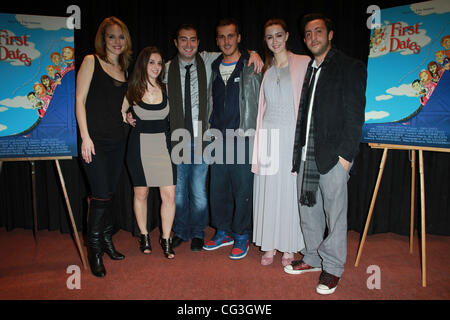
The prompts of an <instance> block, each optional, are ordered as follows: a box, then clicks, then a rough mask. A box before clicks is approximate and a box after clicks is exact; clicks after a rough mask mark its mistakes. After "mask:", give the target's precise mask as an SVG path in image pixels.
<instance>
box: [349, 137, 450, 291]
mask: <svg viewBox="0 0 450 320" xmlns="http://www.w3.org/2000/svg"><path fill="white" fill-rule="evenodd" d="M369 146H370V147H371V148H374V149H384V151H383V156H382V158H381V162H380V171H379V172H378V178H377V182H376V184H375V190H374V192H373V196H372V202H371V203H370V208H369V214H368V215H367V220H366V225H365V227H364V233H363V236H362V238H361V243H360V244H359V248H358V254H357V256H356V262H355V267H357V266H358V264H359V260H360V258H361V254H362V250H363V247H364V242H365V241H366V236H367V231H368V229H369V224H370V219H371V218H372V213H373V208H374V206H375V200H376V198H377V194H378V189H379V187H380V182H381V177H382V176H383V171H384V166H385V164H386V158H387V153H388V150H389V149H397V150H410V151H411V221H410V232H409V253H410V254H412V251H413V238H414V209H415V208H414V197H415V194H414V190H415V173H416V154H415V151H416V150H417V151H418V152H419V174H420V200H421V250H422V287H426V286H427V280H426V241H425V240H426V239H425V238H426V231H425V174H424V170H423V151H438V152H450V149H444V148H433V147H418V146H402V145H390V144H379V143H369Z"/></svg>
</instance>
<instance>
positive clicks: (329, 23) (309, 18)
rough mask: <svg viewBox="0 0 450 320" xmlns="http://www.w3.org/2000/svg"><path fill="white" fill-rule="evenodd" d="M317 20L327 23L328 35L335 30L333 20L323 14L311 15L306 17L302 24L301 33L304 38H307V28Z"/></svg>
mask: <svg viewBox="0 0 450 320" xmlns="http://www.w3.org/2000/svg"><path fill="white" fill-rule="evenodd" d="M317 19H320V20H323V22H325V26H326V28H327V34H328V33H330V31H333V30H334V26H333V21H331V19H330V18H328V17H327V16H325V15H324V14H323V13H309V14H306V15H304V16H303V18H302V20H301V22H300V32H301V33H302V35H303V37H304V36H305V27H306V25H307V24H308V22H310V21H313V20H317Z"/></svg>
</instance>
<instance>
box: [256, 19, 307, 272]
mask: <svg viewBox="0 0 450 320" xmlns="http://www.w3.org/2000/svg"><path fill="white" fill-rule="evenodd" d="M288 38H289V33H288V31H287V27H286V23H285V22H284V21H283V20H281V19H271V20H269V21H267V22H266V24H265V25H264V43H265V49H266V61H265V65H264V68H263V81H262V84H261V89H260V95H259V109H258V116H257V123H256V135H255V142H254V149H253V165H252V172H253V173H254V174H255V179H254V187H253V192H254V193H253V195H254V196H253V241H254V242H255V244H256V245H257V246H260V247H261V250H262V251H264V254H263V256H262V257H261V264H262V265H270V264H271V263H272V262H273V259H274V256H275V255H276V252H277V251H280V252H283V256H282V265H283V266H285V265H288V264H289V263H291V261H292V260H293V259H294V254H295V253H296V252H299V251H300V250H301V249H303V248H304V240H303V235H302V232H301V229H300V221H299V213H298V205H297V182H296V181H297V179H296V177H295V176H294V175H293V174H292V173H291V169H292V168H291V166H292V151H293V146H294V135H295V125H296V119H297V113H298V106H299V103H300V97H301V90H302V89H301V88H302V86H303V79H304V77H305V73H306V70H307V66H308V63H309V61H310V58H309V57H308V56H305V55H296V54H293V53H292V52H290V51H288V50H287V48H286V41H287V40H288Z"/></svg>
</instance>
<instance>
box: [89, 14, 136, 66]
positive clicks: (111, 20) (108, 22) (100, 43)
mask: <svg viewBox="0 0 450 320" xmlns="http://www.w3.org/2000/svg"><path fill="white" fill-rule="evenodd" d="M112 25H117V26H119V28H120V29H121V30H122V32H123V35H124V36H125V50H124V51H123V52H122V53H121V54H120V55H119V65H120V68H121V69H122V71H124V72H125V71H127V69H128V66H129V64H130V60H131V54H132V51H131V37H130V33H129V32H128V28H127V26H126V25H125V23H123V22H122V21H121V20H120V19H118V18H116V17H108V18H105V19H104V20H103V21H102V23H101V24H100V26H99V27H98V30H97V34H96V35H95V53H96V54H97V55H98V56H99V58H100V59H102V60H103V61H106V62H110V61H108V57H107V56H106V42H105V36H106V29H107V28H108V27H109V26H112Z"/></svg>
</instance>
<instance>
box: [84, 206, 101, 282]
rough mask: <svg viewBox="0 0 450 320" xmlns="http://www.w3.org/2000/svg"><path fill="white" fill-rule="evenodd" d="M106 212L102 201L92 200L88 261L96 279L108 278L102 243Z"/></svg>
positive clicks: (89, 218)
mask: <svg viewBox="0 0 450 320" xmlns="http://www.w3.org/2000/svg"><path fill="white" fill-rule="evenodd" d="M105 211H106V207H105V206H104V204H103V203H102V201H99V200H96V199H90V201H89V213H88V226H87V245H88V259H89V265H90V267H91V272H92V274H93V275H94V276H96V277H104V276H106V270H105V266H104V265H103V248H102V241H101V237H102V232H103V218H104V216H105Z"/></svg>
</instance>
